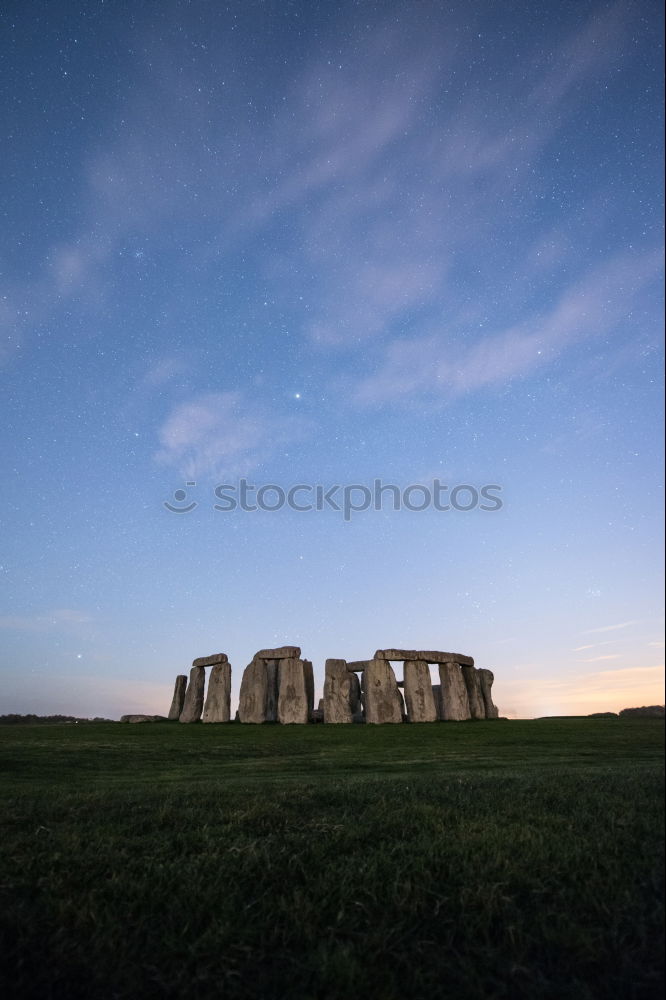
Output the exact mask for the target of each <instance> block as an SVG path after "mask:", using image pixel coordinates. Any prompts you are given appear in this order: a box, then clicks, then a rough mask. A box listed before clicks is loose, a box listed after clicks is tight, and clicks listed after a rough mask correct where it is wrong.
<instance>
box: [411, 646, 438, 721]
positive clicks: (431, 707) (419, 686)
mask: <svg viewBox="0 0 666 1000" xmlns="http://www.w3.org/2000/svg"><path fill="white" fill-rule="evenodd" d="M404 670H405V701H406V702H407V715H408V717H409V721H410V722H437V708H436V706H435V697H434V695H433V693H432V681H431V680H430V667H429V666H428V664H427V663H425V662H424V661H423V660H407V661H406V663H405V668H404Z"/></svg>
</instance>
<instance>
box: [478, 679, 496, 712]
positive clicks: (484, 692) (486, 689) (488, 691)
mask: <svg viewBox="0 0 666 1000" xmlns="http://www.w3.org/2000/svg"><path fill="white" fill-rule="evenodd" d="M494 680H495V675H494V673H493V672H492V670H486V669H485V668H484V667H481V669H480V670H479V681H480V683H481V696H482V697H483V704H484V705H485V709H486V719H497V718H499V711H498V709H497V706H496V705H495V704H493V697H492V686H493V681H494Z"/></svg>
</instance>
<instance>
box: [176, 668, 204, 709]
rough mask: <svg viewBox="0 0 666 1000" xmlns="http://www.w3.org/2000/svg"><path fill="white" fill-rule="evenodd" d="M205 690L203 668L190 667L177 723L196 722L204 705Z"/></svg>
mask: <svg viewBox="0 0 666 1000" xmlns="http://www.w3.org/2000/svg"><path fill="white" fill-rule="evenodd" d="M205 688H206V669H205V667H192V669H191V670H190V680H189V683H188V685H187V691H186V692H185V700H184V702H183V711H182V712H181V713H180V719H179V720H178V721H179V722H198V721H199V719H200V718H201V712H202V709H203V703H204V690H205Z"/></svg>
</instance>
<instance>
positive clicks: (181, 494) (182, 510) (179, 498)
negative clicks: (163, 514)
mask: <svg viewBox="0 0 666 1000" xmlns="http://www.w3.org/2000/svg"><path fill="white" fill-rule="evenodd" d="M185 485H186V486H196V485H197V484H196V483H185ZM173 499H174V501H175V502H176V503H177V504H183V503H185V501H186V500H187V490H183V489H178V490H176V491H175V493H174V495H173ZM164 506H165V507H166V509H167V510H170V511H171V512H172V513H173V514H189V513H190V511H191V510H194V508H195V507H198V506H199V504H198V503H197V502H196V500H192V502H191V503H189V504H188V505H187V506H186V507H174V506H173V504H171V503H169V501H168V500H165V501H164Z"/></svg>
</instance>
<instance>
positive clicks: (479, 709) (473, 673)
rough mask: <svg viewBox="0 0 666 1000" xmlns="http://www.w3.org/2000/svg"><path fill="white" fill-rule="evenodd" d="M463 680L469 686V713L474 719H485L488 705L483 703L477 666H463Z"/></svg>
mask: <svg viewBox="0 0 666 1000" xmlns="http://www.w3.org/2000/svg"><path fill="white" fill-rule="evenodd" d="M460 669H461V670H462V675H463V680H464V681H465V687H466V688H467V698H468V700H469V714H470V715H471V716H472V718H473V719H485V717H486V706H485V705H484V703H483V694H482V692H481V678H480V677H479V671H478V670H477V669H476V667H466V666H464V665H463V666H462V667H461V668H460Z"/></svg>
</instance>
